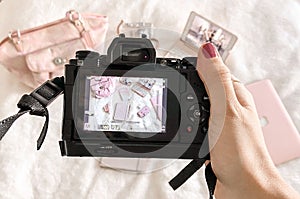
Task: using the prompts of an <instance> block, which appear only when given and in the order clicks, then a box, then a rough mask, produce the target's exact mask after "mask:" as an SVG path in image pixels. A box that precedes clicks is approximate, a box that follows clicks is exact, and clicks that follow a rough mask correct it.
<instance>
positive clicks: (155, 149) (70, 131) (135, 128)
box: [59, 34, 210, 159]
mask: <svg viewBox="0 0 300 199" xmlns="http://www.w3.org/2000/svg"><path fill="white" fill-rule="evenodd" d="M196 63H197V58H196V57H186V58H183V59H176V58H159V57H156V50H155V49H154V47H153V45H152V43H151V41H150V40H149V39H147V38H146V36H142V37H141V38H127V37H125V35H123V34H121V35H120V36H119V37H117V38H115V39H114V40H113V41H112V43H111V44H110V46H109V48H108V51H107V55H100V54H99V53H97V52H93V51H77V52H76V58H75V59H71V60H69V63H68V64H67V65H66V70H65V90H64V92H65V95H64V118H63V131H62V140H61V141H60V142H59V143H60V149H61V153H62V155H63V156H95V157H138V158H183V159H196V158H199V156H201V155H200V151H201V150H202V149H201V147H204V148H206V150H205V151H207V152H208V143H205V142H207V130H208V118H209V109H210V102H209V98H208V95H207V93H206V91H205V87H204V85H203V82H202V81H201V80H200V78H199V76H198V73H197V71H196V68H195V66H196Z"/></svg>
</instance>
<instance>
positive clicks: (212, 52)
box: [202, 43, 217, 59]
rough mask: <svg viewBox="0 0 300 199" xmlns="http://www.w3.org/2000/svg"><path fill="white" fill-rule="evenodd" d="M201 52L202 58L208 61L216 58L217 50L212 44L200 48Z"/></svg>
mask: <svg viewBox="0 0 300 199" xmlns="http://www.w3.org/2000/svg"><path fill="white" fill-rule="evenodd" d="M202 52H203V54H204V56H205V57H206V58H208V59H210V58H214V57H216V56H217V49H216V48H215V46H214V45H213V44H212V43H206V44H204V45H203V46H202Z"/></svg>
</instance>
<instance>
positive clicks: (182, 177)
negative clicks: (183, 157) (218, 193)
mask: <svg viewBox="0 0 300 199" xmlns="http://www.w3.org/2000/svg"><path fill="white" fill-rule="evenodd" d="M206 160H208V158H200V159H194V160H192V161H191V162H190V163H189V164H188V165H187V166H186V167H185V168H184V169H182V170H181V171H180V172H179V173H178V174H177V175H176V176H175V177H174V178H173V179H172V180H171V181H170V182H169V184H170V186H171V187H172V188H173V189H174V190H176V189H177V188H179V187H180V186H181V185H182V184H184V183H185V182H186V181H187V180H188V179H189V178H190V177H191V176H192V175H193V174H194V173H196V171H198V170H199V169H200V168H201V167H202V166H203V165H204V163H205V161H206ZM205 180H206V184H207V187H208V190H209V198H210V199H213V195H214V192H215V187H216V183H217V177H216V175H215V173H214V172H213V170H212V168H211V163H209V164H208V165H207V166H206V167H205Z"/></svg>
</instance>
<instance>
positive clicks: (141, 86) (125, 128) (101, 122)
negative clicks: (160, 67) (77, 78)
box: [84, 76, 167, 133]
mask: <svg viewBox="0 0 300 199" xmlns="http://www.w3.org/2000/svg"><path fill="white" fill-rule="evenodd" d="M166 103H167V79H165V78H144V77H115V76H88V77H86V93H85V113H84V115H85V116H84V130H87V131H122V132H144V133H164V132H165V128H166V110H167V109H166V108H167V107H166V105H167V104H166Z"/></svg>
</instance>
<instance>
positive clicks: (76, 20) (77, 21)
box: [67, 10, 85, 31]
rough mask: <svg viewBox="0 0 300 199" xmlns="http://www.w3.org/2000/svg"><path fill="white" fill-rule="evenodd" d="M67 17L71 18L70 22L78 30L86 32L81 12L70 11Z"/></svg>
mask: <svg viewBox="0 0 300 199" xmlns="http://www.w3.org/2000/svg"><path fill="white" fill-rule="evenodd" d="M67 16H68V17H69V20H70V21H71V22H72V23H73V24H74V25H75V26H76V27H78V28H80V29H82V31H85V28H84V26H83V20H82V16H81V14H80V13H79V12H77V11H75V10H70V11H69V12H68V13H67Z"/></svg>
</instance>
